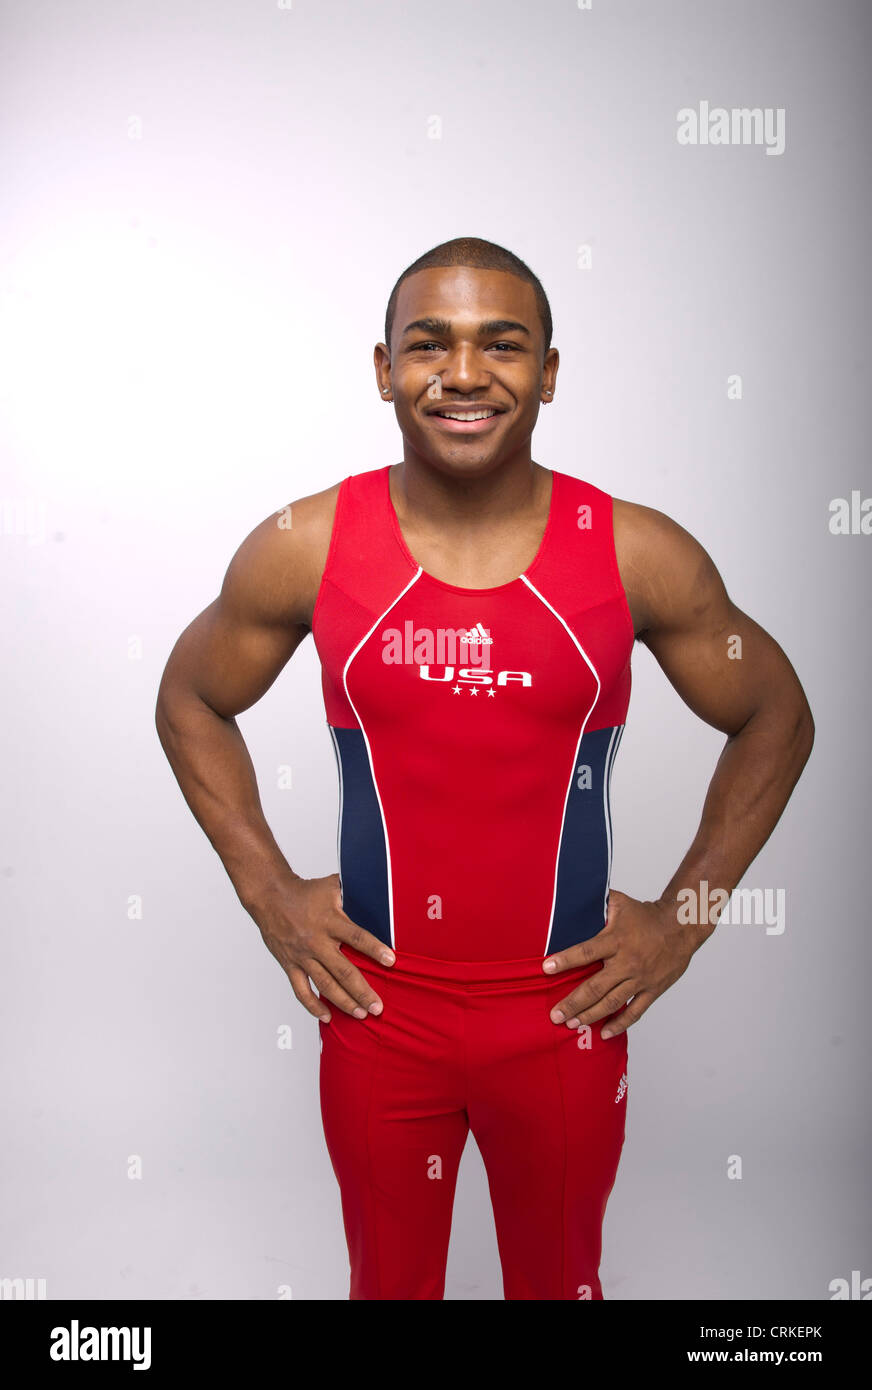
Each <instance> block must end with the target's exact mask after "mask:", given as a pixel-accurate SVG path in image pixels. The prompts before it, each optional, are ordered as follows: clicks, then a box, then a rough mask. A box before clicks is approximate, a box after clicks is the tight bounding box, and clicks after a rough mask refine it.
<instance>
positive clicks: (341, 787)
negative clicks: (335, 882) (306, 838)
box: [327, 724, 345, 892]
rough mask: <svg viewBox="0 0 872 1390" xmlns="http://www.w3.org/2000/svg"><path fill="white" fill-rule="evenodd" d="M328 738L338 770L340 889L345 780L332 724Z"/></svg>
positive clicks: (328, 726)
mask: <svg viewBox="0 0 872 1390" xmlns="http://www.w3.org/2000/svg"><path fill="white" fill-rule="evenodd" d="M327 728H328V729H329V730H330V737H331V738H332V740H333V749H334V752H335V753H336V766H337V767H338V768H339V822H338V824H337V826H336V862H337V863H338V865H339V887H340V889H341V890H342V892H344V891H345V890H344V889H343V888H342V805H343V802H344V799H345V779H344V778H343V776H342V758H341V757H340V755H339V744H338V743H337V741H336V733H335V731H334V729H333V726H332V724H328V725H327Z"/></svg>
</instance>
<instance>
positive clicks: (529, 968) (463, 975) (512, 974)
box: [340, 941, 602, 985]
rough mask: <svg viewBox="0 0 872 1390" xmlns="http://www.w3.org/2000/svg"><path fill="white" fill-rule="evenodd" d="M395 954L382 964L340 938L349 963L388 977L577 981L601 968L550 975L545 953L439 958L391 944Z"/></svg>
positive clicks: (594, 965)
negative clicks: (505, 957) (501, 957)
mask: <svg viewBox="0 0 872 1390" xmlns="http://www.w3.org/2000/svg"><path fill="white" fill-rule="evenodd" d="M391 949H392V950H393V952H394V955H395V956H396V961H395V962H394V964H393V965H382V964H381V961H377V960H373V958H372V956H367V955H365V954H364V953H363V952H362V951H358V950H357V949H356V947H354V946H350V945H349V944H348V942H347V941H343V942H342V945H341V946H340V950H341V951H342V953H343V955H346V956H348V959H349V960H350V961H351V962H352V964H354V965H356V966H357V967H358V968H359V969H360V970H363V971H366V972H372V973H375V974H377V975H380V976H383V977H384V978H386V979H390V978H391V977H392V976H395V975H401V976H403V978H404V979H420V980H446V981H448V982H449V983H451V984H458V985H478V984H481V985H489V984H504V983H511V982H519V983H520V982H526V983H530V982H534V981H535V982H539V983H541V984H546V985H547V984H549V983H553V982H554V981H556V980H568V981H572V982H574V983H577V982H578V981H579V980H584V979H587V977H588V975H595V974H596V972H597V971H598V970H600V969H602V961H592V962H591V964H590V965H576V966H573V968H572V969H571V970H560V971H557V972H556V973H555V974H553V975H549V974H547V973H546V972H545V971H544V970H543V969H542V962H543V961H544V960H545V959H546V957H545V956H523V957H521V958H520V959H519V960H443V959H441V958H440V957H437V956H415V955H412V954H411V953H410V952H409V951H398V950H397V949H396V948H395V947H392V948H391Z"/></svg>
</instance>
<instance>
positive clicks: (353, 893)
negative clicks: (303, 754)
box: [327, 724, 392, 946]
mask: <svg viewBox="0 0 872 1390" xmlns="http://www.w3.org/2000/svg"><path fill="white" fill-rule="evenodd" d="M327 727H328V729H329V730H330V733H331V736H332V738H333V748H334V751H335V753H336V763H337V767H338V769H339V843H338V852H339V881H340V883H341V885H342V910H343V912H344V913H345V914H346V915H347V916H348V917H350V918H351V920H352V922H356V923H357V925H358V926H359V927H365V928H366V930H367V931H369V932H372V934H373V936H377V937H378V938H379V940H380V941H384V943H385V944H386V945H387V946H390V945H391V944H392V943H391V912H390V899H389V895H388V856H387V849H386V846H385V836H384V826H383V823H382V816H381V810H380V808H379V804H378V797H377V796H376V792H375V785H374V783H373V780H372V772H371V771H370V766H369V757H368V755H367V751H366V743H365V741H364V737H363V733H362V732H361V730H360V729H340V728H337V727H336V726H335V725H332V724H328V726H327Z"/></svg>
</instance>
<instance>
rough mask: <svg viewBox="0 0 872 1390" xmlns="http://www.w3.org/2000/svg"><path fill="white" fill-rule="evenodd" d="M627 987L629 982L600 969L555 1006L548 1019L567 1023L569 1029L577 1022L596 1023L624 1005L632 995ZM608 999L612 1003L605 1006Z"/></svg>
mask: <svg viewBox="0 0 872 1390" xmlns="http://www.w3.org/2000/svg"><path fill="white" fill-rule="evenodd" d="M630 984H631V981H629V980H625V979H621V978H620V975H616V974H614V973H612V974H609V972H608V971H607V970H601V971H600V972H599V973H598V974H596V975H592V976H591V978H590V979H589V980H584V981H583V982H582V983H581V984H580V985H579V986H578V988H577V989H574V990H573V991H572V993H571V994H567V995H566V997H565V998H564V999H561V1000H560V1001H559V1002H558V1003H557V1004H555V1005H554V1007H553V1009H552V1010H551V1018H552V1020H553V1022H554V1023H567V1024H569V1026H570V1027H571V1028H576V1027H577V1026H578V1024H579V1022H581V1023H595V1022H596V1021H597V1019H600V1018H605V1016H606V1014H609V1013H614V1011H615V1009H619V1008H622V1007H623V1005H624V1004H626V1002H627V1000H628V999H629V998H630V995H631V994H632V993H633V991H632V989H631V988H630V987H629V986H630ZM610 999H614V1000H615V1002H614V1003H613V1004H612V1005H611V1006H610V1007H607V1005H608V1001H609V1000H610Z"/></svg>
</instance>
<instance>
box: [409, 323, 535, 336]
mask: <svg viewBox="0 0 872 1390" xmlns="http://www.w3.org/2000/svg"><path fill="white" fill-rule="evenodd" d="M415 329H420V330H421V331H422V332H423V333H436V334H438V335H439V336H440V337H443V338H448V337H450V335H451V320H450V319H413V320H412V322H411V323H407V324H406V326H405V328H404V329H403V332H402V336H403V337H404V338H405V336H406V334H407V333H413V332H414V331H415ZM494 333H526V335H527V337H528V338H529V337H530V330H529V328H527V327H525V325H524V324H523V323H516V321H515V320H514V319H487V320H486V321H485V322H484V323H480V324H479V325H478V336H479V337H480V338H489V337H491V336H492V335H493V334H494Z"/></svg>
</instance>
